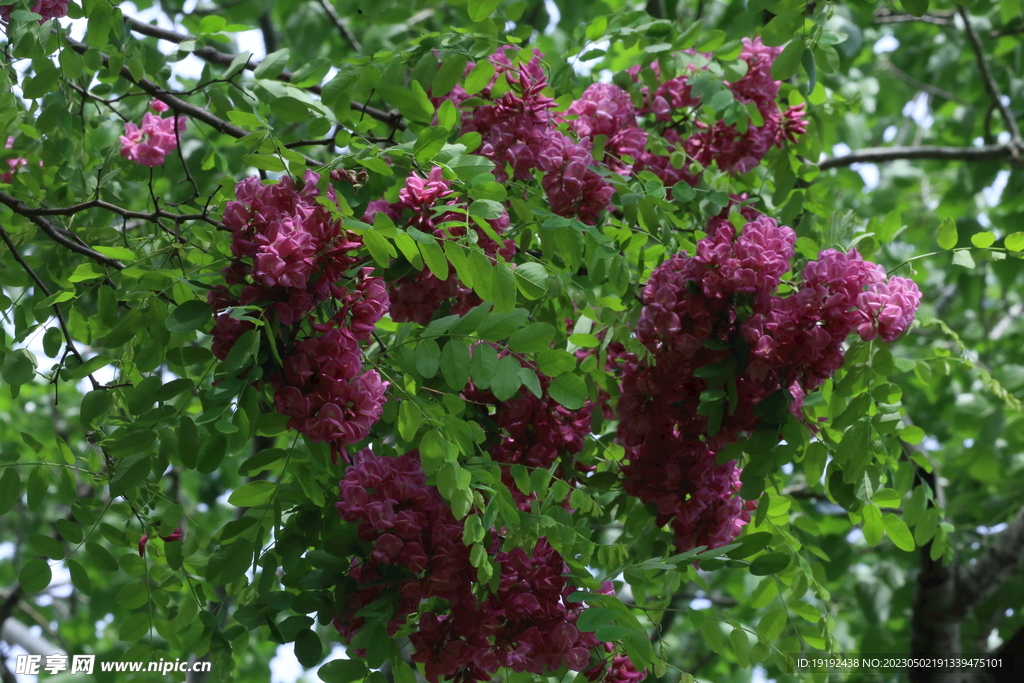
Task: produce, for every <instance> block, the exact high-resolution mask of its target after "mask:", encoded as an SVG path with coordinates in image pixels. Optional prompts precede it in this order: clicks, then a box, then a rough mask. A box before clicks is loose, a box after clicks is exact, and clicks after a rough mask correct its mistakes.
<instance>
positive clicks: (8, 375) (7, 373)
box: [0, 349, 36, 386]
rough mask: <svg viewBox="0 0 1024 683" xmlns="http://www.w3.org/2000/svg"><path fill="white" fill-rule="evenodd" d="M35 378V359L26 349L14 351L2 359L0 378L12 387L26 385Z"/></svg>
mask: <svg viewBox="0 0 1024 683" xmlns="http://www.w3.org/2000/svg"><path fill="white" fill-rule="evenodd" d="M35 376H36V357H35V356H34V355H32V353H31V352H30V351H29V350H28V349H15V350H13V351H11V352H9V353H8V354H7V355H6V356H5V357H4V363H3V365H2V366H0V378H3V380H4V382H6V383H7V384H11V385H14V386H21V385H22V384H28V383H29V382H31V381H32V380H33V379H35Z"/></svg>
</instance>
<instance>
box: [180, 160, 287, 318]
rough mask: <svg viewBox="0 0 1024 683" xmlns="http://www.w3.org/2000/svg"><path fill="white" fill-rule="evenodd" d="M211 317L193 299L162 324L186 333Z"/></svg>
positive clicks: (211, 313) (201, 304) (209, 311)
mask: <svg viewBox="0 0 1024 683" xmlns="http://www.w3.org/2000/svg"><path fill="white" fill-rule="evenodd" d="M282 170H283V169H282ZM212 317H213V311H212V310H210V306H209V304H207V303H206V302H205V301H199V300H198V299H194V300H192V301H186V302H185V303H183V304H181V305H180V306H177V307H176V308H175V309H174V310H173V311H171V312H170V314H169V315H168V316H167V320H166V321H165V322H164V326H165V327H166V328H167V329H168V330H169V331H170V332H173V333H174V334H188V333H189V332H194V331H195V330H198V329H199V328H201V327H203V326H204V325H206V323H207V322H209V321H210V318H212Z"/></svg>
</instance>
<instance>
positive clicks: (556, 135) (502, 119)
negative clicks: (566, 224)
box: [449, 48, 615, 224]
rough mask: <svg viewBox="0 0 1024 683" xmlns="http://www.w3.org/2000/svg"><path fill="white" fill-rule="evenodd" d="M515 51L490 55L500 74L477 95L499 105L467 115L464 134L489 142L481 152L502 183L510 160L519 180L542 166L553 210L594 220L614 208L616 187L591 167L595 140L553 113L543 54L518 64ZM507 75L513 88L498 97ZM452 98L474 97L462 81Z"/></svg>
mask: <svg viewBox="0 0 1024 683" xmlns="http://www.w3.org/2000/svg"><path fill="white" fill-rule="evenodd" d="M510 50H511V48H506V49H504V50H502V51H500V52H498V53H496V54H494V55H491V56H490V57H489V58H488V59H489V60H490V61H491V62H492V63H493V64H494V65H495V67H496V68H495V76H494V78H493V79H492V81H491V84H490V85H489V86H488V87H486V88H484V89H483V90H482V91H481V92H480V93H479V94H477V95H476V97H481V98H484V99H487V100H491V102H493V103H491V104H484V105H481V106H478V107H476V108H475V109H473V110H472V111H470V112H468V113H466V114H465V115H464V116H463V119H462V132H463V133H469V132H477V133H480V135H481V136H482V138H483V142H482V145H481V147H480V150H479V152H478V153H479V154H481V155H483V156H485V157H487V158H488V159H490V160H492V161H494V162H495V164H497V169H496V171H495V177H496V178H497V179H498V181H499V182H503V181H505V180H506V179H507V178H508V173H507V171H506V170H505V165H506V164H508V165H509V166H510V167H511V169H512V174H511V175H512V177H514V178H516V179H517V180H528V179H532V178H533V177H534V172H535V171H537V170H539V171H540V172H541V173H542V174H543V177H542V178H541V186H542V187H543V188H544V191H545V193H546V194H547V198H548V202H549V204H550V206H551V210H552V211H553V212H555V213H556V214H558V215H560V216H575V217H577V218H579V219H580V220H581V221H583V222H585V223H589V224H594V223H595V222H596V221H597V219H598V217H599V216H600V214H601V212H603V211H604V210H605V209H607V208H608V207H609V205H610V203H611V199H612V195H613V194H614V193H615V191H614V189H613V188H612V186H611V185H609V184H608V183H607V182H605V180H604V179H603V178H602V177H601V176H600V175H599V174H598V173H596V172H595V171H594V170H593V169H591V168H590V167H591V166H593V165H594V164H595V161H594V158H593V157H592V156H591V154H590V143H589V142H586V143H577V142H574V141H573V140H572V139H571V138H569V137H568V136H567V135H565V134H564V133H562V132H560V131H559V130H558V128H557V124H558V118H557V117H556V116H555V114H554V113H553V112H552V111H551V110H552V109H553V108H554V106H555V102H554V100H552V99H551V98H550V97H547V96H545V95H544V94H543V91H544V89H545V88H546V87H547V85H548V83H547V76H546V75H545V73H544V69H543V68H542V66H541V61H540V60H541V55H537V54H535V55H534V56H533V57H532V59H531V60H530V61H529V62H528V63H519V64H517V65H513V63H512V60H510V59H509V57H508V52H509V51H510ZM472 66H473V65H470V66H469V67H467V69H469V68H472ZM501 77H504V78H505V79H506V81H507V82H508V84H509V86H510V88H511V89H510V90H509V91H508V92H506V93H505V94H503V95H502V96H501V97H499V98H497V99H494V98H492V97H491V89H492V88H493V87H494V85H495V83H496V82H497V79H498V78H501ZM449 97H450V98H451V99H452V100H453V101H454V102H455V103H456V104H461V103H462V102H464V101H466V100H467V99H468V95H466V92H465V90H463V89H462V87H461V86H458V85H457V86H455V88H454V89H453V91H452V94H451V95H450V96H449Z"/></svg>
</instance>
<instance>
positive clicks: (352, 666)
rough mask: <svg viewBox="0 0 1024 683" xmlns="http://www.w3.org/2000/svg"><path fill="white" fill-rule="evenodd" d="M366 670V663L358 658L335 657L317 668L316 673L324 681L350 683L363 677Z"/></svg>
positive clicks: (325, 682)
mask: <svg viewBox="0 0 1024 683" xmlns="http://www.w3.org/2000/svg"><path fill="white" fill-rule="evenodd" d="M366 672H367V668H366V663H365V662H362V661H360V660H358V659H335V660H334V661H332V662H327V663H326V664H324V665H323V666H321V667H320V668H319V669H317V672H316V675H317V676H319V677H320V680H321V681H323V682H324V683H351V682H352V681H354V680H357V679H361V678H365V677H366Z"/></svg>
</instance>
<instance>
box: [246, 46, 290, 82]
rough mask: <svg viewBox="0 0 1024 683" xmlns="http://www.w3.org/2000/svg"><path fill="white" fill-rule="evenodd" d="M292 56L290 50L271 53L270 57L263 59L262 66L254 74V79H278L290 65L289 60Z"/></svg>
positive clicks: (285, 49)
mask: <svg viewBox="0 0 1024 683" xmlns="http://www.w3.org/2000/svg"><path fill="white" fill-rule="evenodd" d="M290 56H291V51H290V50H289V49H288V48H284V49H283V50H278V51H277V52H271V53H270V54H269V55H267V56H266V57H264V58H263V61H262V62H260V65H259V66H257V67H256V69H255V70H254V71H253V72H252V75H253V77H254V78H266V79H273V78H277V77H278V76H279V75H280V74H281V72H282V71H284V67H285V66H287V64H288V58H289V57H290Z"/></svg>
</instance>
